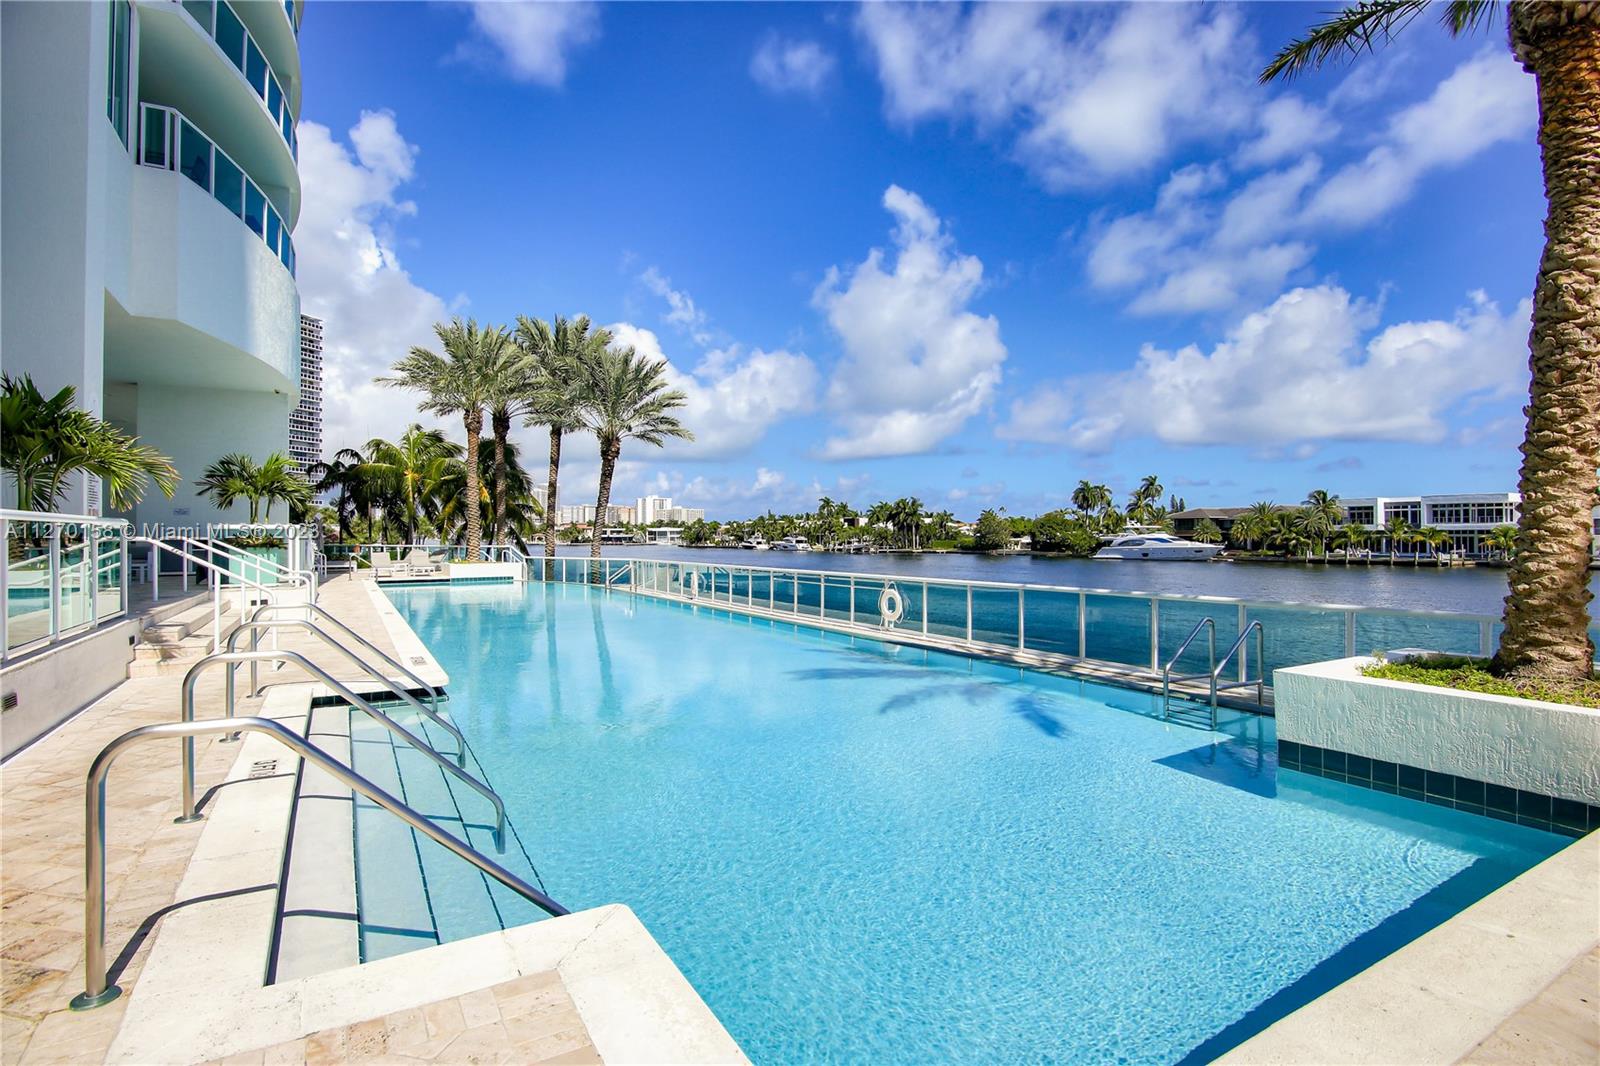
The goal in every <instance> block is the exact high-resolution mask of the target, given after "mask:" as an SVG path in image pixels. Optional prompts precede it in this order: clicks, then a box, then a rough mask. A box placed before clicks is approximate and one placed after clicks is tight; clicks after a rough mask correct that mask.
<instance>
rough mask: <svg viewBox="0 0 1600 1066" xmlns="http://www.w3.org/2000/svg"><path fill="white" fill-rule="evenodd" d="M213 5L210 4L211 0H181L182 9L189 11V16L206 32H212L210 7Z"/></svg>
mask: <svg viewBox="0 0 1600 1066" xmlns="http://www.w3.org/2000/svg"><path fill="white" fill-rule="evenodd" d="M213 6H215V5H213V4H212V2H211V0H183V9H184V10H185V11H187V12H188V13H189V17H190V18H192V19H194V20H195V21H196V22H198V23H199V24H200V28H201V29H203V30H205V31H206V32H207V33H211V32H212V25H211V14H212V11H211V9H212V7H213Z"/></svg>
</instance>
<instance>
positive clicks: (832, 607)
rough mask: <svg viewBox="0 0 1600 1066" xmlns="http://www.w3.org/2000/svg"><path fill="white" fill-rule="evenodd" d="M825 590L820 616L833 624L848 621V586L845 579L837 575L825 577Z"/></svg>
mask: <svg viewBox="0 0 1600 1066" xmlns="http://www.w3.org/2000/svg"><path fill="white" fill-rule="evenodd" d="M825 581H826V588H825V591H824V594H823V597H822V616H823V617H824V618H830V619H832V620H833V621H835V622H847V621H849V620H850V584H849V580H848V579H847V578H844V577H841V576H839V575H837V574H830V575H827V576H826V578H825Z"/></svg>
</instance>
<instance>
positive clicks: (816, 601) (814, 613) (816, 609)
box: [794, 574, 822, 618]
mask: <svg viewBox="0 0 1600 1066" xmlns="http://www.w3.org/2000/svg"><path fill="white" fill-rule="evenodd" d="M794 581H795V590H796V592H797V593H798V594H799V596H800V613H801V614H802V615H810V616H811V617H813V618H816V617H819V616H820V615H821V614H822V579H821V577H820V575H817V574H796V575H795V576H794Z"/></svg>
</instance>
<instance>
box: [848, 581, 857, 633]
mask: <svg viewBox="0 0 1600 1066" xmlns="http://www.w3.org/2000/svg"><path fill="white" fill-rule="evenodd" d="M849 592H850V624H851V625H855V624H856V579H855V578H854V577H852V578H851V579H850V585H849Z"/></svg>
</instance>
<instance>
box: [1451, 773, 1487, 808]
mask: <svg viewBox="0 0 1600 1066" xmlns="http://www.w3.org/2000/svg"><path fill="white" fill-rule="evenodd" d="M1464 804H1465V805H1470V806H1474V807H1482V806H1483V805H1484V799H1483V782H1482V781H1473V780H1472V779H1470V778H1466V777H1458V778H1456V806H1458V807H1459V806H1462V805H1464Z"/></svg>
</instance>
